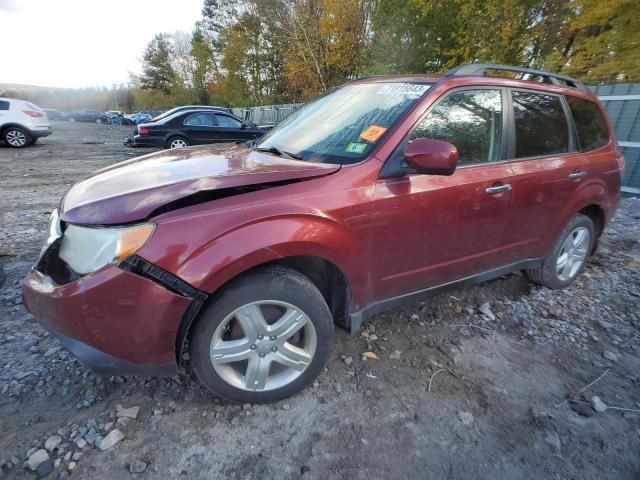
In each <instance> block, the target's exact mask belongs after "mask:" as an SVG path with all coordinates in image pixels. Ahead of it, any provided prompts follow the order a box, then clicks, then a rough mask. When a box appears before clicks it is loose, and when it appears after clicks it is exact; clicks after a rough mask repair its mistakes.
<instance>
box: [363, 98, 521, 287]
mask: <svg viewBox="0 0 640 480" xmlns="http://www.w3.org/2000/svg"><path fill="white" fill-rule="evenodd" d="M505 98H506V91H505V90H503V89H497V88H472V89H461V90H454V91H452V92H449V93H447V94H445V96H444V97H443V98H442V99H440V100H439V101H438V102H437V103H436V104H435V106H434V107H432V108H430V109H429V110H428V111H427V113H426V114H425V116H423V118H422V119H421V120H419V121H418V122H417V124H416V125H415V126H414V128H413V129H412V131H411V133H410V134H409V135H408V137H407V138H406V139H405V141H404V142H403V143H402V144H401V145H400V146H399V148H398V151H397V152H396V154H394V155H392V157H391V158H390V159H389V160H388V162H394V161H397V157H398V156H399V157H402V151H403V150H404V148H405V147H406V144H408V142H410V141H411V140H412V139H414V138H431V139H438V140H445V141H448V142H450V143H452V144H453V145H455V146H456V147H457V149H458V154H459V163H458V168H457V170H456V171H455V173H454V174H453V175H451V176H438V175H418V174H410V175H395V176H390V177H388V178H380V179H379V180H378V182H377V185H376V190H375V202H374V205H373V212H374V214H373V215H374V218H375V221H374V222H373V223H374V227H373V229H374V232H373V238H372V249H373V250H372V251H373V256H372V258H374V259H375V265H373V266H372V271H373V275H374V278H373V280H374V281H373V284H374V285H375V287H374V290H375V291H374V297H375V299H376V300H379V299H383V298H389V297H394V296H398V295H402V294H405V293H409V292H412V291H417V290H421V289H424V288H427V287H431V286H435V285H439V284H443V283H447V282H450V281H453V280H457V279H461V278H464V277H467V276H470V275H474V274H477V273H481V272H483V271H486V270H489V269H491V268H494V267H496V266H497V263H498V262H497V253H498V252H499V251H500V249H501V248H502V247H503V238H504V228H505V224H506V218H507V213H508V209H509V205H510V203H511V198H512V191H511V176H512V171H511V166H510V165H509V163H508V162H504V161H503V156H504V155H505V153H506V144H505V143H504V142H503V131H504V123H505V121H504V116H503V104H504V103H505ZM384 172H385V169H383V173H382V175H381V176H384Z"/></svg>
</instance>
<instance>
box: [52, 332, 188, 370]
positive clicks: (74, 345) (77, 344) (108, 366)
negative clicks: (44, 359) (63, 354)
mask: <svg viewBox="0 0 640 480" xmlns="http://www.w3.org/2000/svg"><path fill="white" fill-rule="evenodd" d="M45 327H47V329H48V330H49V331H50V332H51V333H52V334H53V335H55V336H56V337H57V338H58V340H59V341H60V343H61V344H62V345H63V346H64V347H65V348H66V349H67V350H69V351H70V352H71V353H73V354H74V355H75V356H76V357H78V359H79V360H80V362H81V363H82V364H83V365H85V366H87V367H89V368H90V369H91V370H93V371H94V372H96V373H99V374H104V375H144V376H152V377H170V376H172V375H175V374H176V373H178V365H177V363H176V362H172V363H167V364H163V365H142V364H136V363H131V362H128V361H126V360H122V359H120V358H117V357H114V356H113V355H109V354H108V353H105V352H103V351H102V350H98V349H97V348H94V347H92V346H90V345H87V344H86V343H84V342H81V341H79V340H76V339H75V338H71V337H68V336H66V335H63V334H61V333H60V332H58V331H56V330H54V329H52V328H51V327H49V326H48V325H45Z"/></svg>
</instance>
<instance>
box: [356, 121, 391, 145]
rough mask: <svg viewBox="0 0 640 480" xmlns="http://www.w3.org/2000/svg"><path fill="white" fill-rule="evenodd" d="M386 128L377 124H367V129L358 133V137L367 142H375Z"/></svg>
mask: <svg viewBox="0 0 640 480" xmlns="http://www.w3.org/2000/svg"><path fill="white" fill-rule="evenodd" d="M386 131H387V129H386V128H384V127H379V126H378V125H369V126H368V127H367V129H366V130H365V131H364V132H362V133H361V134H360V138H361V139H363V140H366V141H367V142H375V141H376V140H378V139H379V138H380V135H382V134H383V133H384V132H386Z"/></svg>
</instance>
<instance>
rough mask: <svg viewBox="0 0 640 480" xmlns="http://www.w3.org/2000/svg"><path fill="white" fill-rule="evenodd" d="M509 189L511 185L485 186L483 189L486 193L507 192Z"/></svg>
mask: <svg viewBox="0 0 640 480" xmlns="http://www.w3.org/2000/svg"><path fill="white" fill-rule="evenodd" d="M509 190H511V185H497V186H495V187H489V188H485V190H484V191H485V192H486V193H488V194H494V193H502V192H508V191H509Z"/></svg>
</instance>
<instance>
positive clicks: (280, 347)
mask: <svg viewBox="0 0 640 480" xmlns="http://www.w3.org/2000/svg"><path fill="white" fill-rule="evenodd" d="M333 336H334V329H333V318H332V316H331V312H330V310H329V307H328V306H327V303H326V302H325V300H324V298H323V297H322V294H321V293H320V291H319V290H318V289H317V287H316V286H315V285H314V284H313V283H312V282H311V280H309V279H308V278H307V277H305V276H304V275H302V274H300V273H298V272H296V271H295V270H291V269H289V268H284V267H268V268H262V269H260V270H256V271H254V272H250V273H248V274H246V275H244V276H242V277H240V278H238V279H236V280H233V281H232V282H231V283H230V284H229V285H228V286H227V287H225V288H224V289H223V290H222V291H220V292H219V293H218V294H216V296H215V297H214V298H213V299H211V301H209V303H208V304H207V305H206V307H205V309H204V311H203V312H202V314H201V315H200V317H199V319H198V321H197V324H196V325H195V327H194V328H193V330H192V333H191V335H190V344H191V350H190V357H191V363H192V366H193V370H194V371H195V373H196V375H197V377H198V378H199V379H200V381H201V382H202V383H203V384H204V385H206V386H207V388H209V389H210V390H211V391H212V392H213V393H214V394H216V395H218V396H220V397H222V398H224V399H227V400H230V401H232V402H238V403H267V402H274V401H276V400H280V399H283V398H286V397H289V396H291V395H294V394H295V393H298V392H299V391H301V390H302V389H303V388H305V387H306V386H307V385H309V384H310V383H311V382H312V381H313V380H314V379H315V378H316V377H317V376H318V375H319V374H320V372H321V371H322V369H323V368H324V366H325V364H326V363H327V361H328V359H329V357H330V355H331V349H332V346H333ZM232 348H233V349H234V350H231V349H232Z"/></svg>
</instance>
